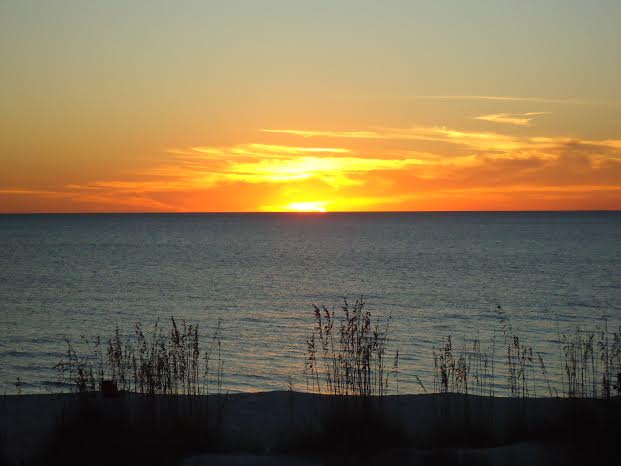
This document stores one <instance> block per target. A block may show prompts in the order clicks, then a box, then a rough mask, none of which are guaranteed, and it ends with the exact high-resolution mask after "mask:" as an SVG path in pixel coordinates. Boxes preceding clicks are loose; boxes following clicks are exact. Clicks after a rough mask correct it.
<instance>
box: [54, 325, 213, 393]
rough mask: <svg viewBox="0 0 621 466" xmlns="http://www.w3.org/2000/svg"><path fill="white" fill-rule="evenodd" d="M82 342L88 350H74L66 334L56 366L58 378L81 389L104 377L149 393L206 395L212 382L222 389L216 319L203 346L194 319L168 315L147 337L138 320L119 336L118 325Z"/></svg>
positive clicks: (87, 389)
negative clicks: (163, 324)
mask: <svg viewBox="0 0 621 466" xmlns="http://www.w3.org/2000/svg"><path fill="white" fill-rule="evenodd" d="M82 342H83V343H84V345H85V346H86V348H88V351H87V353H86V354H81V353H78V351H76V349H75V347H74V346H73V344H72V342H71V341H69V340H68V339H66V345H67V349H66V352H65V357H64V358H63V359H62V361H60V362H59V363H58V364H57V365H56V367H55V368H56V370H57V372H58V381H59V383H61V384H64V385H69V386H71V387H74V389H75V390H76V391H78V392H80V393H83V392H93V391H96V390H99V388H100V387H101V384H102V382H104V381H111V382H112V383H113V386H115V387H116V388H117V389H118V390H120V391H128V392H130V391H131V392H136V393H146V394H151V395H154V394H163V395H167V394H183V395H201V394H208V393H209V389H210V386H215V390H216V392H217V393H221V391H222V373H223V362H222V348H221V346H222V345H221V331H220V322H218V323H217V325H216V328H215V330H214V332H213V335H212V336H211V338H210V341H209V344H208V346H207V349H206V350H205V351H203V350H202V349H201V344H200V336H199V327H198V324H196V325H188V324H187V323H186V322H185V321H182V323H181V325H178V324H177V322H176V321H175V319H174V318H172V317H171V325H170V329H169V330H168V331H164V330H163V329H162V328H161V327H160V325H159V323H156V324H155V325H154V326H153V331H152V333H151V336H150V337H148V336H146V335H145V332H144V331H143V329H142V326H141V325H140V324H139V323H138V324H136V326H135V328H134V333H133V335H129V336H127V337H123V336H122V335H121V332H120V329H119V328H118V327H117V328H116V329H115V331H114V335H113V336H112V337H111V338H108V339H107V340H106V341H105V342H102V340H101V338H99V337H97V338H96V339H95V340H94V341H93V342H92V343H91V342H90V341H89V340H88V339H86V338H85V337H82ZM214 359H215V361H214Z"/></svg>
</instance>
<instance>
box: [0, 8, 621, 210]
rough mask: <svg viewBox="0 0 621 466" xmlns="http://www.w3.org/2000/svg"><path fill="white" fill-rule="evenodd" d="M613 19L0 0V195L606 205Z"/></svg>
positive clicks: (613, 109) (168, 201) (614, 164)
mask: <svg viewBox="0 0 621 466" xmlns="http://www.w3.org/2000/svg"><path fill="white" fill-rule="evenodd" d="M190 4H191V8H190V7H189V6H190ZM619 17H621V4H620V3H619V2H613V1H607V0H606V1H601V2H598V3H597V5H596V6H593V5H591V4H589V3H587V2H577V1H568V2H562V3H560V2H555V1H543V2H519V3H516V2H509V1H491V0H489V1H485V0H483V1H480V2H468V1H465V0H464V1H460V0H453V1H448V0H446V1H438V2H432V3H424V2H406V1H397V0H395V1H391V2H374V1H370V0H360V1H356V2H350V1H339V2H332V1H330V2H328V1H317V2H289V1H284V0H265V1H261V2H243V1H240V2H218V1H206V2H188V7H182V6H181V5H175V4H171V3H170V2H164V1H159V0H156V1H149V2H147V1H136V2H131V4H123V3H119V4H117V3H115V2H104V1H92V2H86V3H85V2H78V1H74V0H59V1H55V2H35V1H30V0H27V1H7V2H2V4H1V5H0V44H1V45H0V57H1V58H2V63H3V69H4V70H5V72H3V73H0V111H1V112H2V115H3V118H2V120H1V121H0V135H1V137H0V164H1V167H2V169H0V213H20V212H268V211H273V212H287V211H293V212H328V211H329V212H334V211H429V210H433V211H435V210H440V211H446V210H449V211H452V210H618V209H621V181H620V180H621V88H620V87H619V86H618V82H617V81H618V76H619V75H620V74H621V61H620V60H618V59H617V55H618V50H617V48H618V47H617V44H618V18H619ZM525 31H527V32H525ZM576 44H580V46H576Z"/></svg>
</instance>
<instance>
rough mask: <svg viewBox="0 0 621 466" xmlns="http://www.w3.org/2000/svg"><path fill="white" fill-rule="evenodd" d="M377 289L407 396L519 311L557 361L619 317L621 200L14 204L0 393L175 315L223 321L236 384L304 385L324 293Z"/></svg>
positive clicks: (367, 293) (521, 322) (1, 229)
mask: <svg viewBox="0 0 621 466" xmlns="http://www.w3.org/2000/svg"><path fill="white" fill-rule="evenodd" d="M361 296H363V297H364V300H365V309H368V310H369V311H371V313H372V314H373V316H376V317H382V318H387V317H388V316H389V315H390V316H391V322H390V337H391V341H390V347H391V348H393V349H395V348H398V349H399V374H398V390H399V393H420V392H421V391H422V390H423V388H422V386H421V384H419V383H418V379H420V381H421V382H422V384H423V385H424V386H425V387H426V389H427V390H429V389H430V387H431V385H432V380H433V376H432V374H433V350H434V349H437V348H440V347H441V346H442V345H443V342H444V340H443V339H444V338H445V337H446V336H447V335H452V336H453V338H454V341H455V342H456V344H462V345H464V346H465V345H467V344H469V343H467V342H468V341H469V340H468V339H471V338H473V337H475V336H478V337H479V338H480V340H481V346H483V347H486V346H488V345H489V344H490V341H491V338H492V337H493V335H494V334H496V335H497V336H498V335H499V332H500V328H501V326H502V325H505V324H506V323H507V322H509V323H510V325H511V327H512V328H513V329H514V330H515V332H516V333H519V335H520V338H521V340H522V342H524V343H526V344H528V345H532V347H533V349H534V350H535V351H537V352H540V353H541V354H542V356H543V357H544V358H545V359H546V361H547V362H548V363H549V365H550V366H551V367H554V366H555V364H554V361H555V359H558V358H559V357H560V356H559V355H560V351H559V347H560V345H559V337H560V335H561V334H563V333H564V332H571V331H573V330H574V329H576V328H577V327H580V328H583V329H597V330H601V329H602V328H603V325H604V322H606V323H607V324H606V325H609V326H612V327H614V326H618V324H619V322H620V321H621V213H620V212H489V213H486V212H467V213H327V214H118V215H117V214H102V215H94V214H93V215H90V214H89V215H2V216H0V384H1V385H0V389H2V391H6V392H7V393H13V392H14V391H15V390H16V387H15V383H16V380H17V378H18V377H19V379H20V387H19V389H20V390H21V391H22V392H28V393H38V392H45V391H54V390H57V389H59V388H62V387H58V385H57V383H56V380H57V375H56V372H55V370H54V368H53V367H54V365H55V364H56V363H57V362H58V361H59V360H60V359H61V358H62V357H63V354H64V352H65V347H66V346H65V342H64V338H68V339H69V340H70V341H73V342H76V344H78V343H79V342H80V340H81V337H82V336H84V337H86V338H87V339H93V338H94V337H95V336H101V337H102V338H104V339H105V338H108V337H109V336H111V335H112V334H113V332H114V329H115V327H116V326H117V325H118V326H119V328H120V329H121V331H122V332H124V333H127V334H131V333H132V332H133V328H134V325H135V323H137V322H140V323H141V324H142V325H143V327H145V328H147V329H149V328H151V326H152V325H153V324H154V323H155V322H156V321H158V319H159V321H160V323H161V324H163V325H165V324H166V321H167V320H169V319H170V317H171V316H174V317H175V318H177V319H178V320H182V319H185V320H186V321H187V322H188V323H198V324H199V327H200V329H201V334H202V335H203V336H204V338H208V336H209V333H210V332H211V331H212V329H213V328H214V326H215V325H216V323H217V322H218V320H221V323H222V324H221V325H222V357H223V361H224V368H223V372H224V376H223V387H224V388H225V389H226V390H229V391H230V392H240V391H263V390H285V389H287V387H288V381H289V380H292V381H293V384H294V388H295V389H299V390H304V389H306V385H305V378H304V376H303V368H304V359H305V352H306V344H307V339H308V338H309V337H310V335H311V333H312V331H313V327H314V320H313V319H314V317H313V305H314V304H316V305H325V306H327V307H328V308H329V309H336V310H337V314H338V310H339V307H340V306H341V304H342V302H343V300H344V299H348V300H349V301H352V302H353V301H355V300H356V299H357V298H359V297H361ZM499 306H500V308H499ZM459 342H464V343H459ZM500 357H501V355H499V358H500ZM499 360H500V359H499ZM497 364H502V362H498V363H497ZM556 366H558V364H557V365H556ZM550 377H551V378H552V382H553V383H554V384H558V383H559V378H560V373H559V372H558V371H556V372H555V371H554V370H552V371H551V375H550ZM499 383H500V382H499ZM499 390H500V391H502V389H501V388H499Z"/></svg>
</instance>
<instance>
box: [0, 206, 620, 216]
mask: <svg viewBox="0 0 621 466" xmlns="http://www.w3.org/2000/svg"><path fill="white" fill-rule="evenodd" d="M589 212H593V213H598V212H600V213H601V212H618V213H621V208H619V209H552V210H550V209H526V210H494V209H486V210H331V211H326V212H312V211H309V212H303V211H295V210H292V211H188V212H177V211H136V212H132V211H118V212H115V211H109V212H77V211H68V212H0V215H210V214H218V215H222V214H235V215H240V214H247V215H257V214H258V215H265V214H267V215H273V214H294V215H314V216H321V215H326V214H328V215H329V214H417V213H420V214H424V213H445V214H450V213H589Z"/></svg>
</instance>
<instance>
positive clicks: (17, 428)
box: [0, 391, 621, 466]
mask: <svg viewBox="0 0 621 466" xmlns="http://www.w3.org/2000/svg"><path fill="white" fill-rule="evenodd" d="M620 406H621V404H620V400H618V399H614V400H593V399H589V400H576V399H557V398H530V399H511V398H499V397H496V398H489V397H478V396H464V395H395V396H387V397H383V398H345V397H333V396H322V395H316V394H309V393H299V392H286V391H284V392H264V393H245V394H232V395H226V396H225V395H220V396H218V395H210V396H181V395H175V396H162V395H157V396H149V395H138V394H130V393H126V394H120V395H119V396H118V397H103V396H102V395H101V394H100V393H91V394H87V395H74V394H57V395H15V396H4V397H2V399H1V400H0V432H1V433H2V437H1V442H2V455H3V458H4V459H3V461H4V463H6V464H11V465H12V464H24V465H28V464H55V462H63V463H64V464H72V463H74V462H76V461H74V460H75V458H74V457H73V456H72V455H70V454H69V453H70V452H68V450H70V449H72V448H75V449H76V451H78V450H79V451H81V450H82V449H83V448H86V447H85V445H87V444H88V443H89V442H90V441H91V440H90V437H84V436H85V435H87V434H88V432H89V431H90V430H91V429H92V430H93V432H95V434H94V435H95V439H101V448H102V450H103V453H102V454H103V455H104V456H105V453H106V452H105V449H107V448H116V449H120V450H123V449H125V448H127V445H128V444H129V445H133V443H132V441H133V439H132V436H133V435H136V436H139V435H142V434H137V433H136V432H140V433H141V432H145V433H146V434H145V435H146V436H147V437H148V439H149V440H144V439H142V438H140V439H136V442H135V443H136V445H137V446H136V449H137V450H140V449H142V450H143V452H144V450H145V449H149V450H153V449H157V448H159V449H161V452H160V453H158V454H157V455H156V456H154V457H155V458H156V459H157V460H158V461H159V460H162V464H164V463H166V462H167V461H170V463H168V464H182V465H187V466H194V465H196V466H199V465H211V464H213V465H234V464H235V465H237V464H239V465H242V464H243V465H264V464H265V465H267V464H273V465H279V464H283V465H284V464H287V465H295V464H297V465H322V464H335V460H334V459H335V458H339V459H340V460H339V461H341V462H340V463H338V464H363V463H364V464H498V465H510V464H528V465H531V464H534V465H537V464H541V465H550V464H582V462H583V461H584V460H585V459H584V458H588V457H589V456H592V455H594V454H596V455H600V456H601V455H607V456H601V457H600V458H599V460H600V463H601V464H606V461H607V460H606V459H605V458H609V457H610V456H609V455H610V454H611V452H614V448H611V451H608V450H607V448H608V447H616V445H614V444H615V442H614V441H611V440H610V439H611V438H612V439H614V438H618V437H616V436H617V435H618V434H619V431H620V427H619V423H620V422H621V421H620V420H621V417H620V416H619V414H620V413H621V411H620ZM75 426H77V428H75ZM127 426H133V427H131V428H128V427H127ZM72 429H73V430H72ZM132 429H133V430H132ZM148 432H151V433H150V434H149V433H148ZM160 433H161V434H162V435H163V436H162V437H161V438H160V437H158V435H159V434H160ZM109 436H111V437H113V438H114V441H113V442H112V443H110V441H107V440H106V439H107V438H108V437H109ZM176 436H178V437H179V438H178V439H174V437H176ZM117 437H120V438H117ZM206 438H208V439H209V440H208V441H206V440H205V439H206ZM68 439H69V440H68ZM71 439H74V440H75V441H74V442H72V441H71ZM171 439H172V440H171ZM173 440H174V442H173V443H171V445H173V446H171V447H168V444H167V442H169V441H171V442H172V441H173ZM132 448H133V447H132ZM173 448H174V452H173V451H172V450H171V451H167V450H170V449H173ZM121 453H122V452H121ZM148 453H153V452H151V451H149V452H147V453H145V455H146V456H148ZM168 453H170V455H168ZM92 454H95V455H97V452H93V453H92ZM132 454H133V453H132ZM63 455H65V456H66V455H69V456H68V458H69V459H66V458H65V456H63ZM58 458H61V459H62V458H65V460H60V459H58ZM131 458H132V456H131V454H130V455H129V456H128V457H127V461H131V462H132V463H133V464H137V463H136V461H137V460H136V459H135V458H134V459H133V460H132V459H131ZM139 458H142V457H139ZM123 461H124V457H123V455H122V454H119V456H118V461H117V462H116V464H125V463H123ZM145 461H146V460H145ZM611 461H612V462H610V463H609V464H615V462H614V459H613V460H611ZM146 462H147V463H148V464H152V461H146ZM365 462H366V463H365ZM89 463H91V462H90V461H89V460H88V459H87V458H86V459H84V462H83V463H82V464H89ZM92 463H93V464H94V463H95V462H94V461H93V462H92ZM76 464H78V463H76ZM97 464H99V463H97ZM128 464H129V463H128ZM616 464H618V463H616Z"/></svg>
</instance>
